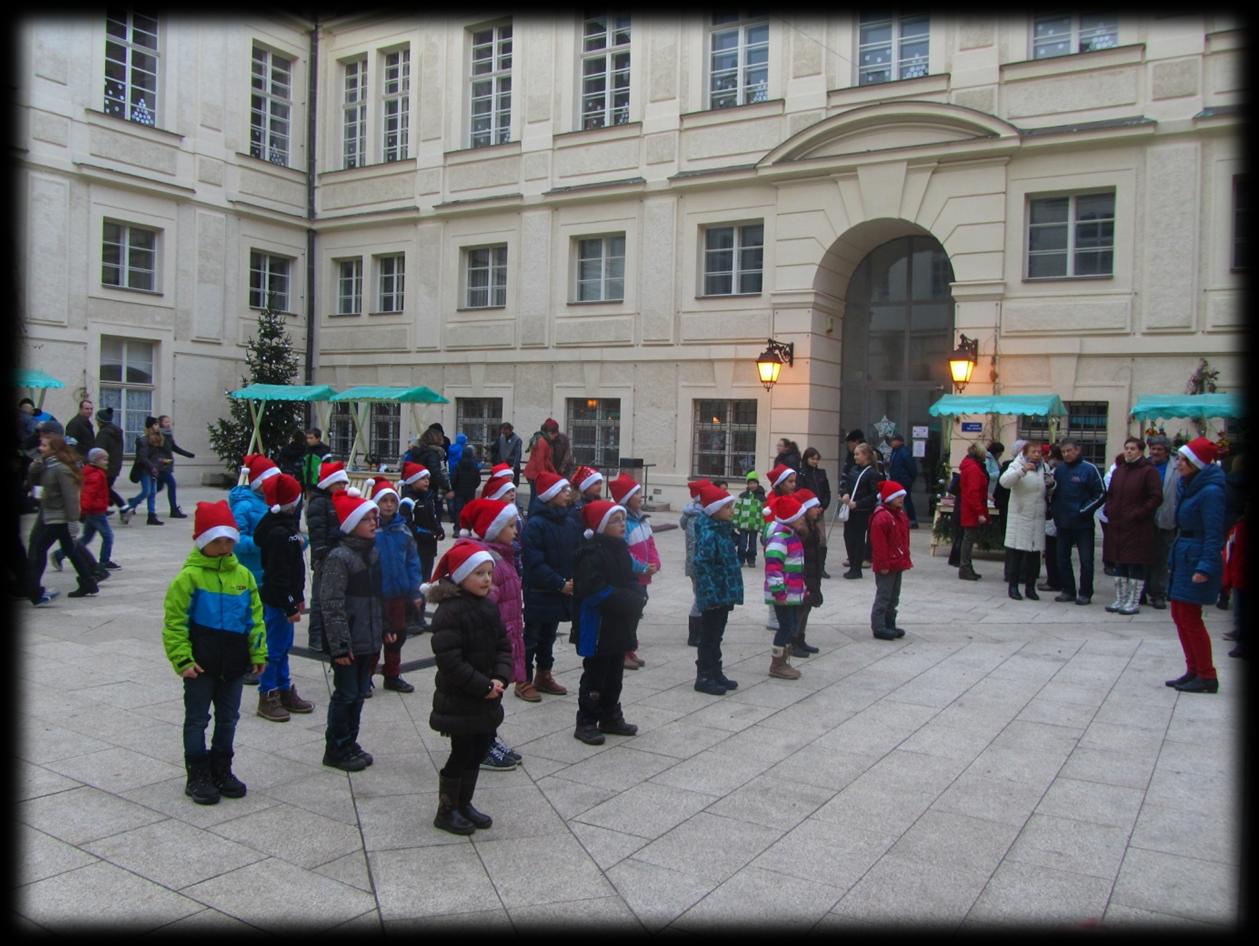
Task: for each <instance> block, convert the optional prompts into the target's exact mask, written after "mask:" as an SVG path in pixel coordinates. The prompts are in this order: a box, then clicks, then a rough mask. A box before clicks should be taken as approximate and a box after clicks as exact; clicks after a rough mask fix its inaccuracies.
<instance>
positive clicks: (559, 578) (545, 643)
mask: <svg viewBox="0 0 1259 946" xmlns="http://www.w3.org/2000/svg"><path fill="white" fill-rule="evenodd" d="M533 482H534V498H533V500H532V503H533V506H532V508H533V511H532V512H531V513H530V515H529V518H528V519H527V520H526V521H525V531H524V535H523V536H522V539H521V558H522V559H523V560H524V566H525V571H524V574H523V575H522V576H521V577H522V578H523V579H524V586H525V682H524V683H517V684H516V687H515V693H516V696H517V697H519V698H520V699H522V700H527V701H529V702H530V703H536V702H538V701H539V700H540V699H542V697H541V696H539V695H538V694H540V693H549V694H552V695H554V696H564V695H565V694H566V693H568V690H567V688H565V687H564V686H561V685H560V683H559V681H557V680H556V679H555V677H554V676H553V675H552V673H551V668H552V667H553V666H554V665H555V658H554V656H553V654H552V649H553V647H554V645H555V633H556V631H557V630H558V629H559V626H560V622H561V621H571V620H572V617H573V612H572V596H573V581H572V575H573V553H574V552H575V551H576V549H577V545H578V544H579V543H580V541H581V533H580V532H578V531H577V527H576V525H575V524H574V523H573V521H572V519H570V518H569V517H568V507H569V505H570V504H571V503H572V490H570V489H569V484H568V480H566V479H564V477H562V476H560V475H559V474H557V473H550V472H547V471H545V470H543V471H542V472H541V473H539V474H538V475H537V478H536V479H535V480H534V481H533ZM535 657H536V658H537V664H538V670H537V674H536V675H535V676H534V677H533V680H532V681H530V680H529V674H530V673H532V672H533V664H534V658H535Z"/></svg>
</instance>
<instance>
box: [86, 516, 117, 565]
mask: <svg viewBox="0 0 1259 946" xmlns="http://www.w3.org/2000/svg"><path fill="white" fill-rule="evenodd" d="M98 532H99V533H100V535H101V556H100V563H101V564H102V565H104V564H105V563H106V562H108V561H109V555H110V553H111V552H113V550H114V530H113V529H112V528H110V525H109V517H108V516H104V515H100V516H84V517H83V534H82V535H81V536H79V541H78V543H77V544H78V546H79V548H81V549H86V548H87V544H88V543H89V542H91V541H92V538H93V537H94V536H95V535H96V533H98Z"/></svg>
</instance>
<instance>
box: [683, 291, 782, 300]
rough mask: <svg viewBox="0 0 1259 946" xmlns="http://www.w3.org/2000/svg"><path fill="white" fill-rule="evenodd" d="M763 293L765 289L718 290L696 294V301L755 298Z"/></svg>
mask: <svg viewBox="0 0 1259 946" xmlns="http://www.w3.org/2000/svg"><path fill="white" fill-rule="evenodd" d="M763 295H765V291H764V290H761V291H760V292H718V293H713V294H711V295H706V296H696V297H695V299H696V301H699V300H702V299H755V298H756V297H758V296H763Z"/></svg>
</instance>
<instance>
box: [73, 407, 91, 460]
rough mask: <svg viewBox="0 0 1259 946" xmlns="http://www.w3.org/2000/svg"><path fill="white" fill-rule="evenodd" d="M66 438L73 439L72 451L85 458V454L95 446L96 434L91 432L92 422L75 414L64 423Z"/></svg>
mask: <svg viewBox="0 0 1259 946" xmlns="http://www.w3.org/2000/svg"><path fill="white" fill-rule="evenodd" d="M66 436H67V437H73V438H74V439H75V445H74V449H75V450H77V451H78V452H79V456H81V457H86V456H87V452H88V451H89V450H91V449H92V448H93V447H95V446H96V434H95V433H93V431H92V422H91V421H90V420H87V419H86V418H84V416H83V415H82V414H75V415H74V416H73V417H71V418H70V420H69V421H67V422H66Z"/></svg>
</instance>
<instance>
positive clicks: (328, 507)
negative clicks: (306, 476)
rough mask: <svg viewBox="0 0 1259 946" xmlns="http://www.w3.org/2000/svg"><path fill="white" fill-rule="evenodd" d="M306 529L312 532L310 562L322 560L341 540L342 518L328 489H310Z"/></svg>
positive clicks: (312, 563) (314, 562)
mask: <svg viewBox="0 0 1259 946" xmlns="http://www.w3.org/2000/svg"><path fill="white" fill-rule="evenodd" d="M306 531H307V532H309V533H310V563H311V565H314V564H316V563H317V562H322V561H323V560H324V558H326V557H327V555H328V553H329V552H331V551H332V550H333V548H335V547H336V545H337V543H338V542H340V541H341V520H340V519H338V518H337V511H336V509H335V508H334V507H333V505H332V494H331V493H330V492H328V491H327V490H326V489H313V490H311V491H310V500H309V501H308V502H307V503H306Z"/></svg>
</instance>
